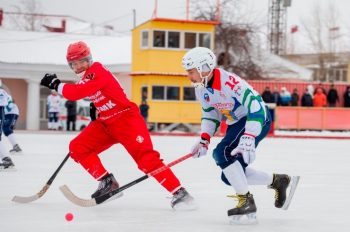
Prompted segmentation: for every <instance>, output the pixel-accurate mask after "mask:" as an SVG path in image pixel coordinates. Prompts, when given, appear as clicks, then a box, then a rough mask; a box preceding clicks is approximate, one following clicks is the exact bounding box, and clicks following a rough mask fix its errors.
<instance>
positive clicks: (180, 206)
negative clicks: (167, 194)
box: [173, 199, 199, 211]
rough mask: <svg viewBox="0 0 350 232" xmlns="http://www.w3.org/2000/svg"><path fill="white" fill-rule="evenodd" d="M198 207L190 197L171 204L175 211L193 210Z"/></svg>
mask: <svg viewBox="0 0 350 232" xmlns="http://www.w3.org/2000/svg"><path fill="white" fill-rule="evenodd" d="M198 208H199V207H198V205H197V203H196V202H195V201H194V200H193V199H192V200H188V201H184V202H179V203H177V204H176V205H174V206H173V210H175V211H193V210H197V209H198Z"/></svg>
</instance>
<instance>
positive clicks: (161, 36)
mask: <svg viewBox="0 0 350 232" xmlns="http://www.w3.org/2000/svg"><path fill="white" fill-rule="evenodd" d="M153 47H157V48H164V47H165V31H153Z"/></svg>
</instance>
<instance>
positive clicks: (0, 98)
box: [0, 88, 9, 140]
mask: <svg viewBox="0 0 350 232" xmlns="http://www.w3.org/2000/svg"><path fill="white" fill-rule="evenodd" d="M8 98H9V95H8V93H7V92H6V91H5V90H4V89H1V88H0V140H1V134H2V130H3V123H4V114H5V107H6V105H7V99H8Z"/></svg>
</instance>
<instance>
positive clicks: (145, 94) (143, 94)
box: [141, 86, 148, 101]
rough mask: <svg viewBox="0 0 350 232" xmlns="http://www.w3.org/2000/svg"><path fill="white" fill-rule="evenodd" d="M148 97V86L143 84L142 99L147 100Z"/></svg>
mask: <svg viewBox="0 0 350 232" xmlns="http://www.w3.org/2000/svg"><path fill="white" fill-rule="evenodd" d="M147 98H148V88H147V86H142V87H141V100H142V101H147Z"/></svg>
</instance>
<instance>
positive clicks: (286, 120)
mask: <svg viewBox="0 0 350 232" xmlns="http://www.w3.org/2000/svg"><path fill="white" fill-rule="evenodd" d="M275 129H295V130H350V109H349V108H327V107H325V108H316V107H315V108H314V107H276V108H275Z"/></svg>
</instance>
